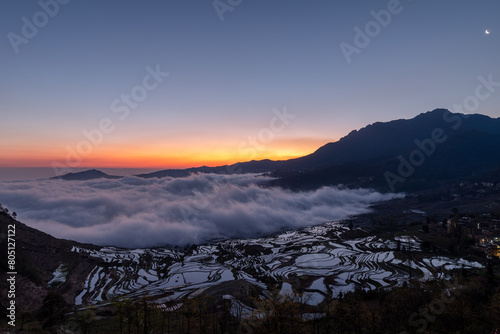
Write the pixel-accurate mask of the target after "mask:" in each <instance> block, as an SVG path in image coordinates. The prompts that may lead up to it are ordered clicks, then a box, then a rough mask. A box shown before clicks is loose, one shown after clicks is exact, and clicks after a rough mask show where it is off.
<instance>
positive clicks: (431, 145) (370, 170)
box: [60, 109, 500, 191]
mask: <svg viewBox="0 0 500 334" xmlns="http://www.w3.org/2000/svg"><path fill="white" fill-rule="evenodd" d="M499 167H500V118H497V119H494V118H491V117H488V116H484V115H479V114H474V115H464V114H458V113H451V112H450V111H448V110H446V109H435V110H433V111H429V112H426V113H423V114H420V115H418V116H416V117H414V118H412V119H399V120H394V121H390V122H376V123H374V124H370V125H368V126H366V127H364V128H362V129H360V130H354V131H352V132H350V133H349V134H348V135H347V136H345V137H343V138H341V139H340V140H339V141H337V142H332V143H328V144H326V145H324V146H322V147H320V148H319V149H318V150H316V151H315V152H314V153H312V154H309V155H307V156H304V157H300V158H296V159H290V160H283V161H272V160H260V161H248V162H241V163H236V164H233V165H225V166H218V167H207V166H202V167H195V168H188V169H167V170H162V171H158V172H154V173H149V174H141V175H136V176H138V177H143V178H154V177H158V178H162V177H184V176H188V175H190V174H192V173H217V174H234V173H240V174H241V173H270V175H272V176H275V177H276V178H277V179H276V180H274V181H272V182H270V185H272V186H281V187H286V188H291V189H295V190H302V189H314V188H317V187H321V186H324V185H336V184H344V185H346V186H350V187H372V188H375V189H378V190H381V191H413V190H420V189H425V188H432V187H436V186H439V185H443V184H446V183H449V182H454V181H457V180H461V179H472V178H475V179H478V178H481V177H483V175H484V177H485V178H486V179H492V178H495V175H496V174H495V172H494V171H495V170H498V168H499ZM98 177H106V178H118V177H117V176H111V175H107V174H105V173H102V172H99V171H96V170H92V171H86V172H81V173H71V174H67V175H64V176H62V177H60V178H62V179H65V180H88V179H93V178H98Z"/></svg>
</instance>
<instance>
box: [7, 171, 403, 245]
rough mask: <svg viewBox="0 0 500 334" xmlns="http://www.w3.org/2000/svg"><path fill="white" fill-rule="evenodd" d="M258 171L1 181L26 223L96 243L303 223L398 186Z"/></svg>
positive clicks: (358, 206) (361, 208) (211, 235)
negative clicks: (350, 184)
mask: <svg viewBox="0 0 500 334" xmlns="http://www.w3.org/2000/svg"><path fill="white" fill-rule="evenodd" d="M267 180H269V178H266V177H263V176H256V175H230V176H228V175H214V174H197V175H191V176H189V177H184V178H164V179H141V178H136V177H125V178H123V179H119V180H106V179H99V180H93V181H62V180H37V181H18V182H12V181H10V182H0V203H2V204H4V206H6V207H8V208H9V209H10V210H11V211H16V212H17V213H18V219H19V220H20V221H22V222H24V223H25V224H27V225H29V226H31V227H34V228H36V229H39V230H41V231H44V232H47V233H49V234H51V235H53V236H56V237H58V238H65V239H72V240H77V241H80V242H89V243H93V244H98V245H113V246H120V247H129V248H136V247H152V246H158V245H165V244H169V245H179V246H182V245H186V244H199V243H203V242H207V241H210V240H213V239H216V238H247V237H257V236H261V235H267V234H271V233H274V232H278V231H280V230H282V229H298V228H302V227H306V226H310V225H316V224H321V223H324V222H328V221H332V220H337V219H340V218H344V217H347V216H348V215H353V214H360V213H365V212H367V211H368V207H369V205H370V204H371V203H375V202H378V201H383V200H388V199H390V198H393V197H395V196H398V195H395V194H380V193H378V192H374V191H371V190H366V189H357V190H349V189H338V188H334V187H324V188H321V189H318V190H315V191H308V192H291V191H288V190H283V189H279V188H263V187H261V186H260V185H261V184H262V183H263V182H265V181H267Z"/></svg>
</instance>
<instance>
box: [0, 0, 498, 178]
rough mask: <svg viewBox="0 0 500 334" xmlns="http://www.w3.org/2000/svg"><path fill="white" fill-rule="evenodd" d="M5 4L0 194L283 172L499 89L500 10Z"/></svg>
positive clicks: (486, 102)
mask: <svg viewBox="0 0 500 334" xmlns="http://www.w3.org/2000/svg"><path fill="white" fill-rule="evenodd" d="M2 5H3V6H2V7H3V10H2V11H1V12H0V32H1V34H2V36H3V37H2V39H1V41H0V53H1V58H2V61H1V62H0V73H1V75H0V115H1V122H0V126H1V131H0V179H2V175H1V174H2V173H4V177H3V179H6V178H9V177H11V175H12V170H17V169H19V170H23V171H27V173H32V172H33V168H34V167H46V168H48V170H51V171H52V172H53V173H60V172H64V171H72V170H79V169H85V168H90V167H105V168H135V169H137V168H146V169H152V170H159V169H165V168H184V167H195V166H201V165H208V166H216V165H223V164H229V163H236V162H238V161H249V160H253V159H264V158H269V159H288V158H292V157H298V156H303V155H306V154H309V153H312V152H314V151H315V150H316V149H317V148H319V147H320V146H322V145H324V144H326V143H327V142H332V141H336V140H338V139H340V138H341V137H343V136H345V135H347V134H348V133H349V132H350V131H351V130H353V129H359V128H361V127H364V126H366V125H368V124H370V123H373V122H376V121H389V120H393V119H401V118H413V117H415V116H416V115H418V114H420V113H422V112H426V111H430V110H433V109H435V108H448V109H450V110H451V111H455V109H456V108H455V107H456V106H457V105H460V104H463V103H464V102H466V101H468V100H467V99H468V98H469V97H470V96H474V95H475V94H476V87H477V86H478V85H479V84H480V83H481V79H480V78H483V79H484V78H488V76H490V78H492V79H491V80H492V81H494V82H498V81H500V66H499V65H500V64H499V59H500V56H499V55H500V40H499V36H500V20H499V16H500V2H498V1H494V0H480V1H464V0H454V1H451V0H449V1H444V0H443V1H435V0H413V1H411V0H401V1H396V0H390V1H386V0H383V1H378V0H376V1H374V0H370V1H368V0H366V1H361V0H360V1H356V0H353V1H351V0H349V1H347V0H345V1H326V0H323V1H319V0H317V1H277V0H266V1H258V0H253V1H248V0H220V1H219V0H216V1H185V0H184V1H181V0H178V1H170V0H162V1H155V0H151V1H138V0H119V1H118V0H116V1H102V0H100V1H97V0H86V1H78V0H40V1H28V0H26V1H19V0H4V1H3V2H2ZM486 30H488V31H489V32H490V33H489V34H486ZM492 90H493V91H492V92H491V94H489V96H488V98H485V99H481V101H480V103H479V104H477V105H474V106H472V107H469V108H468V109H467V110H465V112H467V113H481V114H485V115H489V116H491V117H495V118H496V117H500V108H499V107H498V106H499V105H500V92H495V91H494V90H499V91H500V89H498V87H496V86H494V87H493V88H492ZM469 100H470V99H469ZM21 167H22V168H24V169H20V168H21ZM9 173H10V174H9ZM7 174H8V175H9V176H7ZM18 174H19V173H18ZM16 177H20V176H17V174H16Z"/></svg>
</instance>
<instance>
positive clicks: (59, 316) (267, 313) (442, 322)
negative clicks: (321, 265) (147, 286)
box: [17, 266, 500, 334]
mask: <svg viewBox="0 0 500 334" xmlns="http://www.w3.org/2000/svg"><path fill="white" fill-rule="evenodd" d="M497 269H498V268H495V267H494V266H489V267H488V268H487V269H485V270H482V271H481V272H479V273H477V274H474V275H471V274H470V273H467V272H465V271H462V272H461V271H460V270H459V271H457V272H455V273H454V274H453V277H452V279H451V280H434V281H428V282H419V281H418V280H414V281H412V282H410V283H408V282H405V283H404V284H403V286H401V287H396V288H393V289H390V290H383V289H380V290H373V291H364V290H356V291H354V292H350V293H346V294H345V295H343V296H341V297H340V298H337V299H327V300H325V301H324V302H323V303H321V304H320V305H318V306H316V307H311V306H307V305H305V304H304V303H302V302H303V301H304V298H307V296H306V295H305V294H304V295H300V294H294V295H292V296H283V295H280V294H279V293H271V294H269V295H267V296H266V297H260V298H259V297H255V298H253V299H252V304H253V305H252V307H253V308H254V311H253V312H245V309H246V307H244V305H243V304H241V303H239V302H237V301H235V300H234V299H230V298H227V297H226V298H215V297H213V296H198V297H195V298H191V299H186V300H184V301H183V302H182V304H181V303H178V302H171V303H170V304H168V303H166V304H165V305H164V307H163V308H160V307H159V306H158V304H156V303H152V302H151V301H150V300H148V297H144V298H142V299H140V300H135V301H132V300H127V299H120V300H117V301H115V302H113V303H112V304H110V305H107V306H101V307H93V306H91V307H87V308H83V309H79V310H77V311H75V312H71V310H70V309H69V306H68V305H67V304H65V302H64V300H63V299H62V298H61V297H60V296H59V295H57V293H51V294H49V295H48V296H47V298H46V299H45V301H44V306H43V308H42V309H41V310H40V312H39V313H37V314H23V315H22V319H20V321H19V322H18V326H17V329H18V332H20V333H22V332H25V333H56V332H62V329H63V328H64V330H65V331H66V332H68V330H69V332H73V333H221V334H222V333H318V334H319V333H373V334H375V333H461V334H463V333H493V332H494V331H495V330H496V329H497V328H500V284H499V281H498V280H496V279H495V276H497V274H498V273H497V272H496V270H497ZM275 291H276V292H277V291H278V290H275ZM249 306H250V305H249Z"/></svg>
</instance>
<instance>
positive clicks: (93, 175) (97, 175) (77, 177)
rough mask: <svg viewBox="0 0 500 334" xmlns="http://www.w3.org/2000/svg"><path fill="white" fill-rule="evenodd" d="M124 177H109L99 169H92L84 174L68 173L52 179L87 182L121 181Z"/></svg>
mask: <svg viewBox="0 0 500 334" xmlns="http://www.w3.org/2000/svg"><path fill="white" fill-rule="evenodd" d="M120 178H122V176H117V175H109V174H106V173H104V172H101V171H100V170H97V169H90V170H86V171H83V172H77V173H68V174H65V175H61V176H55V177H51V179H61V180H65V181H87V180H93V179H120Z"/></svg>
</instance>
